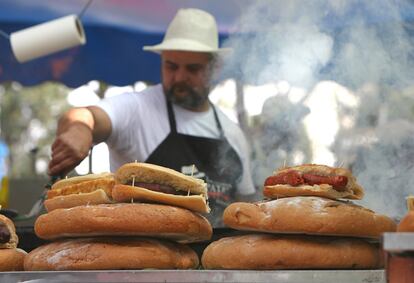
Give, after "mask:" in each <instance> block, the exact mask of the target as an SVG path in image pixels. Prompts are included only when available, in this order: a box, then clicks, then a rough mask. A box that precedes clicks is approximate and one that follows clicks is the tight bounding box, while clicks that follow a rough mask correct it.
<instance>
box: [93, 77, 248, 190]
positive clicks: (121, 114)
mask: <svg viewBox="0 0 414 283" xmlns="http://www.w3.org/2000/svg"><path fill="white" fill-rule="evenodd" d="M97 106H99V107H100V108H102V109H103V110H104V111H105V112H106V113H107V114H108V116H109V118H110V119H111V122H112V133H111V135H110V137H109V139H108V140H107V141H106V143H107V144H108V147H109V158H110V165H111V171H113V172H114V171H115V170H116V169H117V168H118V167H119V166H121V165H122V164H124V163H128V162H134V161H135V160H137V161H138V162H144V161H145V160H146V159H147V158H148V157H149V155H150V154H151V153H152V152H153V151H154V150H155V149H156V148H157V147H158V145H159V144H161V143H162V142H163V141H164V139H165V138H166V137H167V135H168V134H169V133H170V131H171V130H170V125H169V121H168V112H167V104H166V99H165V96H164V92H163V89H162V86H161V85H160V84H158V85H156V86H151V87H148V88H146V89H145V90H143V91H141V92H138V93H137V92H130V93H123V94H120V95H118V96H114V97H109V98H105V99H103V100H101V101H100V102H99V103H98V104H97ZM173 109H174V114H175V119H176V124H177V132H178V133H181V134H186V135H192V136H198V137H207V138H219V136H220V133H219V130H218V128H217V124H216V122H215V119H214V112H213V109H212V108H211V107H210V109H209V110H208V111H206V112H193V111H189V110H186V109H184V108H182V107H179V106H177V105H174V104H173ZM216 111H217V114H218V117H219V120H220V123H221V126H222V128H223V131H224V135H225V136H226V138H227V140H228V142H229V143H230V145H231V146H232V147H233V148H234V149H235V151H236V152H237V154H238V155H239V157H240V159H241V161H242V165H243V176H242V178H241V179H240V182H239V184H237V191H238V193H239V194H242V195H248V194H253V193H254V191H255V189H254V185H253V182H252V178H251V173H250V165H249V164H250V158H249V148H248V146H247V142H246V138H245V137H244V135H243V132H242V131H241V129H240V128H239V127H238V125H236V124H235V123H234V122H232V121H231V120H230V119H229V118H228V117H227V116H226V115H225V114H224V113H223V112H222V111H220V110H219V109H218V108H217V107H216Z"/></svg>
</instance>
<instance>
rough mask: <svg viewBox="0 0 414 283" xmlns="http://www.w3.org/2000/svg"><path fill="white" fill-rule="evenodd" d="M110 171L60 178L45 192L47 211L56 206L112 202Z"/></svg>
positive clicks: (66, 206)
mask: <svg viewBox="0 0 414 283" xmlns="http://www.w3.org/2000/svg"><path fill="white" fill-rule="evenodd" d="M114 184H115V178H114V175H113V174H112V173H101V174H88V175H84V176H77V177H72V178H67V179H62V180H60V181H58V182H56V183H55V184H53V185H52V187H51V189H50V190H49V191H48V192H47V199H46V200H45V203H44V204H45V208H46V210H47V211H48V212H50V211H52V210H55V209H57V208H70V207H74V206H78V205H88V204H105V203H112V188H113V186H114Z"/></svg>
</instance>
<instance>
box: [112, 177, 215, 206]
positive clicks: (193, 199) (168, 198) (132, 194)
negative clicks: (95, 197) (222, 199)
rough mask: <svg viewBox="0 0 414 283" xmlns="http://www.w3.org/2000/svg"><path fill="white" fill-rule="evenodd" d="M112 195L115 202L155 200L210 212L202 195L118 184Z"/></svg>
mask: <svg viewBox="0 0 414 283" xmlns="http://www.w3.org/2000/svg"><path fill="white" fill-rule="evenodd" d="M112 197H113V198H114V200H115V201H117V202H131V200H134V201H138V202H155V203H162V204H169V205H174V206H179V207H183V208H187V209H189V210H192V211H195V212H200V213H209V212H210V207H209V206H208V204H207V202H206V199H205V198H204V196H203V195H190V196H182V195H173V194H165V193H160V192H154V191H151V190H147V189H145V188H141V187H132V186H128V185H120V184H118V185H115V186H114V189H113V190H112Z"/></svg>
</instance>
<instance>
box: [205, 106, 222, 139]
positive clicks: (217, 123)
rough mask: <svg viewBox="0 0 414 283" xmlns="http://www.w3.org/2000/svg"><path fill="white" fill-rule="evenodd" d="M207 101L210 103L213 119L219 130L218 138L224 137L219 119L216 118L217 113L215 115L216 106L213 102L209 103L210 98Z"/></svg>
mask: <svg viewBox="0 0 414 283" xmlns="http://www.w3.org/2000/svg"><path fill="white" fill-rule="evenodd" d="M208 102H209V103H210V105H211V107H212V108H213V113H214V119H215V120H216V125H217V128H218V130H219V132H220V138H221V139H223V138H224V131H223V128H222V127H221V123H220V119H219V118H218V115H217V111H216V107H214V105H213V103H211V101H210V100H209V101H208Z"/></svg>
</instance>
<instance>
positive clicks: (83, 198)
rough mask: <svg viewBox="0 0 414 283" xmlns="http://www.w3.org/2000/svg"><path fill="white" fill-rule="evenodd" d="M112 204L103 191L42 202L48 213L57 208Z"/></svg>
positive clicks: (57, 197) (58, 197) (65, 196)
mask: <svg viewBox="0 0 414 283" xmlns="http://www.w3.org/2000/svg"><path fill="white" fill-rule="evenodd" d="M103 203H112V200H111V199H110V198H109V197H108V195H107V193H105V191H104V190H102V189H98V190H95V191H93V192H90V193H79V194H72V195H64V196H56V197H54V198H52V199H46V200H45V202H44V205H45V208H46V210H47V211H48V212H50V211H52V210H55V209H58V208H70V207H75V206H79V205H92V204H103Z"/></svg>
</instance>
